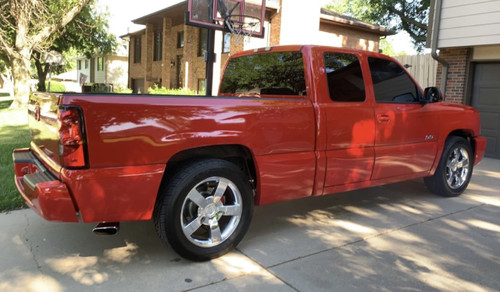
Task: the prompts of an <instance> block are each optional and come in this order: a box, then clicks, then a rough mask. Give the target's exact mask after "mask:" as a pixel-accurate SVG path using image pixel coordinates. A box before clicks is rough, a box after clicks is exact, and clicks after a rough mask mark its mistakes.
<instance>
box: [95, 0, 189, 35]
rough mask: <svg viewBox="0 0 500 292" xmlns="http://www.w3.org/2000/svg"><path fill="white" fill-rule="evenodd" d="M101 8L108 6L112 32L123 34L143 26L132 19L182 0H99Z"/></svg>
mask: <svg viewBox="0 0 500 292" xmlns="http://www.w3.org/2000/svg"><path fill="white" fill-rule="evenodd" d="M97 2H98V5H99V7H100V8H101V9H105V8H106V7H107V9H108V12H109V15H110V19H109V25H110V30H111V33H113V34H114V35H116V36H122V35H124V34H127V33H128V32H134V31H137V30H139V29H141V28H142V26H140V25H136V24H134V23H132V21H131V20H133V19H137V18H139V17H141V16H144V15H148V14H150V13H153V12H155V11H158V10H161V9H163V8H166V7H169V6H172V5H173V4H176V3H179V2H182V0H97Z"/></svg>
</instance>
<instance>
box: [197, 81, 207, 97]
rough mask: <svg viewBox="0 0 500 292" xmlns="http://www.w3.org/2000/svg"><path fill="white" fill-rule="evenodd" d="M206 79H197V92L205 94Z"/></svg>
mask: <svg viewBox="0 0 500 292" xmlns="http://www.w3.org/2000/svg"><path fill="white" fill-rule="evenodd" d="M205 84H206V79H204V78H203V79H198V94H206V93H205V91H206V87H205Z"/></svg>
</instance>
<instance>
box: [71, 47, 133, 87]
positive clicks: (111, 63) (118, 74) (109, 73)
mask: <svg viewBox="0 0 500 292" xmlns="http://www.w3.org/2000/svg"><path fill="white" fill-rule="evenodd" d="M76 66H77V78H78V81H79V83H80V84H81V85H87V86H89V87H90V86H93V87H94V89H98V90H106V91H113V90H116V89H118V88H127V86H128V79H127V72H128V44H127V45H124V46H122V45H120V46H119V47H118V49H117V52H116V53H115V54H109V55H105V56H102V55H101V56H99V55H98V56H93V57H91V58H87V57H85V56H82V57H79V58H77V59H76Z"/></svg>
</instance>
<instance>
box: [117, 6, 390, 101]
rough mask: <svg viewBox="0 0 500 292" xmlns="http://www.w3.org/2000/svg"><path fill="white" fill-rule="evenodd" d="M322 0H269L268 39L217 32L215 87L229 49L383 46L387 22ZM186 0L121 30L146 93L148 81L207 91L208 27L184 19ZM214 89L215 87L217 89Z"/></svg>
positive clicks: (133, 78)
mask: <svg viewBox="0 0 500 292" xmlns="http://www.w3.org/2000/svg"><path fill="white" fill-rule="evenodd" d="M320 2H321V1H310V2H308V3H307V5H305V3H304V2H302V1H279V0H268V1H267V7H266V13H265V15H266V18H265V23H264V32H265V36H264V38H263V39H260V38H250V39H249V40H246V41H244V42H240V43H238V42H237V41H236V40H235V39H234V38H233V37H232V36H231V35H230V34H228V33H223V32H222V31H217V32H216V35H215V53H216V62H215V65H214V82H213V88H214V91H215V90H217V88H218V83H219V81H220V72H221V70H222V68H223V66H224V64H225V62H226V60H227V59H228V57H229V55H231V54H234V53H236V52H239V51H242V50H246V49H253V48H257V47H266V46H273V45H280V44H306V43H308V44H321V45H331V46H343V47H349V48H358V49H363V50H371V51H378V49H379V39H380V37H381V36H386V35H390V34H392V32H391V31H388V30H386V29H385V28H383V27H380V26H376V25H372V24H369V23H365V22H362V21H359V20H356V19H353V18H350V17H346V16H342V15H339V14H337V13H334V12H332V11H328V10H325V9H321V7H320ZM186 10H187V1H185V2H181V3H179V4H176V5H173V6H170V7H167V8H165V9H163V10H160V11H157V12H154V13H152V14H149V15H146V16H143V17H141V18H138V19H135V20H133V22H134V23H136V24H142V25H145V26H146V28H145V29H143V30H140V31H137V32H133V33H129V34H127V35H125V36H122V38H124V39H128V40H129V42H130V45H129V48H130V51H129V56H130V58H129V87H130V88H131V89H133V90H134V92H136V93H139V92H140V93H147V89H148V88H149V87H152V86H154V85H155V84H156V85H158V86H160V87H161V86H163V87H166V88H180V87H183V88H190V89H192V90H194V91H196V92H199V93H204V91H205V61H204V57H203V55H204V51H206V37H207V30H206V29H201V28H198V27H194V26H189V25H185V23H184V15H185V11H186ZM213 93H214V94H215V92H213Z"/></svg>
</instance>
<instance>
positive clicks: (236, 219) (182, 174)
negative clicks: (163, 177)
mask: <svg viewBox="0 0 500 292" xmlns="http://www.w3.org/2000/svg"><path fill="white" fill-rule="evenodd" d="M245 178H246V176H245V175H244V174H243V172H242V171H241V170H240V169H239V168H238V167H237V166H236V165H234V164H233V163H230V162H228V161H225V160H220V159H207V160H201V161H197V162H194V163H191V164H188V165H187V166H186V167H183V168H181V169H180V170H179V171H178V172H177V173H176V174H175V175H174V176H173V177H171V178H170V179H169V182H168V183H167V184H166V186H165V187H164V188H163V189H162V190H161V191H160V194H159V200H158V201H157V203H156V206H155V212H154V222H155V227H156V231H157V233H158V235H159V236H160V238H161V239H162V240H163V241H165V242H168V243H170V245H171V246H172V248H173V249H174V250H175V251H176V252H177V253H178V254H180V255H181V256H183V257H184V258H187V259H190V260H194V261H205V260H210V259H213V258H216V257H219V256H221V255H224V254H226V253H227V252H229V251H230V250H232V249H233V248H234V247H236V245H237V244H238V243H239V242H240V241H241V239H243V236H244V235H245V233H246V231H247V229H248V226H249V225H250V221H251V218H252V210H253V195H252V190H251V188H250V184H249V183H248V179H245Z"/></svg>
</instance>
